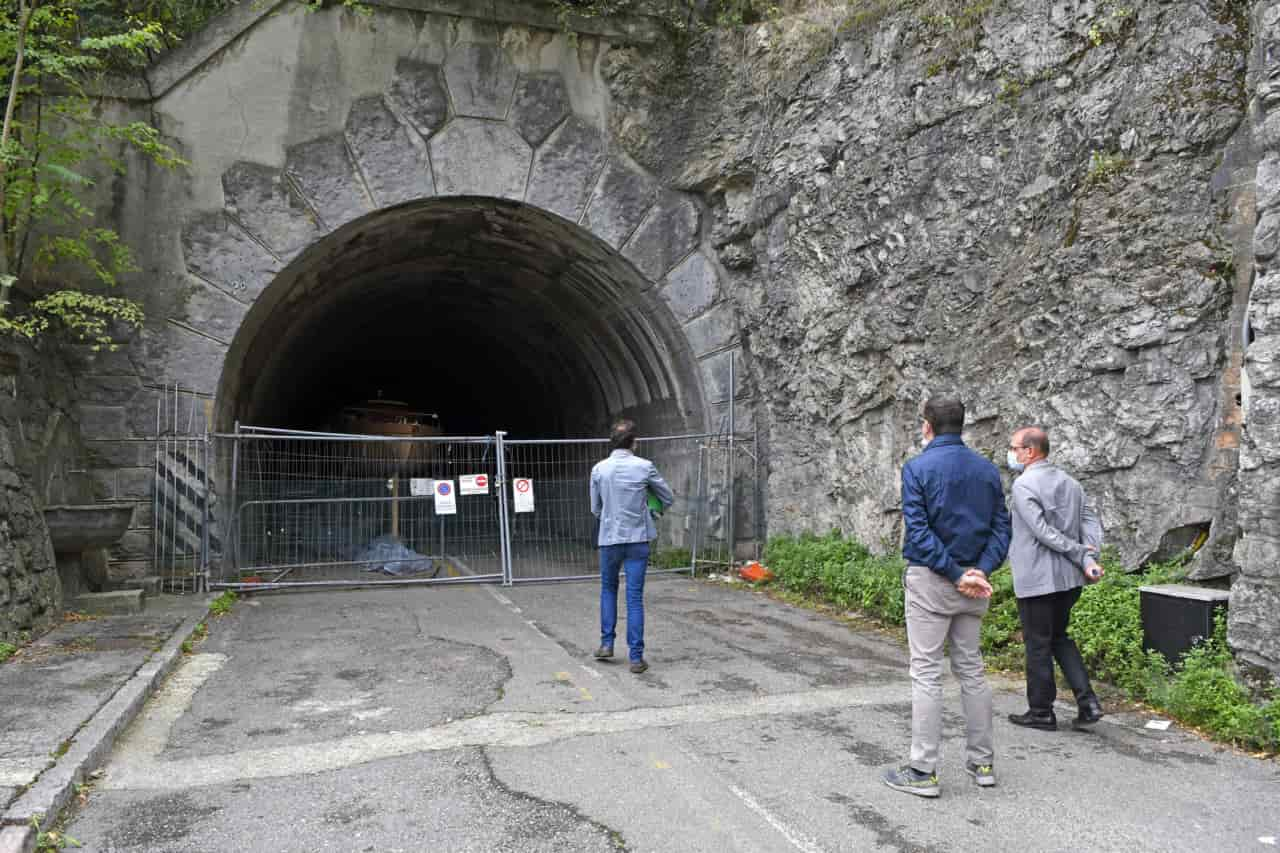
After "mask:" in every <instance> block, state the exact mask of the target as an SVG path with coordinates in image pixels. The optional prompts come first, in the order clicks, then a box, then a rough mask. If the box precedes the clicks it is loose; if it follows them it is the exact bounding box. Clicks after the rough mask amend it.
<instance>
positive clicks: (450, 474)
mask: <svg viewBox="0 0 1280 853" xmlns="http://www.w3.org/2000/svg"><path fill="white" fill-rule="evenodd" d="M220 438H221V439H223V440H225V441H226V442H228V443H229V444H230V445H231V447H230V452H231V460H230V468H231V469H232V473H231V481H232V483H233V490H234V492H233V501H232V503H233V510H232V517H231V519H230V521H231V524H232V525H233V529H234V548H233V549H232V550H231V553H230V554H229V555H227V557H229V559H225V558H224V560H223V561H222V562H223V566H222V571H221V578H220V581H221V583H223V584H266V585H271V584H282V583H287V584H289V585H292V586H300V585H326V586H332V585H351V584H369V583H385V582H398V583H432V582H434V583H446V582H463V581H478V580H501V579H502V577H503V561H502V544H501V536H500V524H499V518H498V515H499V512H498V495H497V491H496V488H495V487H494V485H493V484H494V482H495V481H496V479H497V467H498V463H497V455H496V441H495V439H494V438H492V437H479V438H466V437H462V438H439V437H432V438H381V437H372V436H352V435H339V434H323V433H309V434H308V433H296V432H285V431H278V430H270V431H268V430H259V429H246V430H244V431H242V432H239V433H237V434H234V435H230V436H221V437H220ZM462 475H470V476H479V477H481V478H483V481H484V483H485V486H486V493H485V494H465V495H464V494H460V493H459V481H460V480H461V478H462ZM445 482H447V483H448V484H449V494H450V495H451V496H452V498H453V502H454V505H455V509H456V511H455V513H453V514H448V513H442V512H437V509H436V486H437V485H438V484H440V483H445Z"/></svg>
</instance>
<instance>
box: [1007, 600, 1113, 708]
mask: <svg viewBox="0 0 1280 853" xmlns="http://www.w3.org/2000/svg"><path fill="white" fill-rule="evenodd" d="M1079 599H1080V587H1076V588H1075V589H1069V590H1067V591H1065V592H1053V593H1050V594H1048V595H1035V596H1032V597H1030V598H1019V599H1018V618H1019V619H1020V620H1021V622H1022V637H1023V639H1024V641H1025V642H1026V647H1027V706H1028V707H1029V708H1030V709H1031V710H1032V711H1034V712H1036V713H1049V712H1050V711H1052V710H1053V701H1054V700H1055V699H1057V698H1058V686H1057V684H1056V683H1054V680H1053V662H1054V661H1055V660H1057V662H1058V666H1060V667H1062V674H1063V675H1064V676H1066V679H1067V683H1068V684H1070V685H1071V690H1072V692H1074V693H1075V695H1076V704H1077V705H1083V704H1084V703H1086V702H1096V701H1097V696H1095V695H1094V692H1093V688H1092V687H1090V686H1089V674H1088V673H1087V672H1085V669H1084V659H1083V658H1081V657H1080V649H1078V648H1076V642H1075V640H1073V639H1071V637H1069V636H1067V623H1069V622H1070V621H1071V608H1072V607H1074V606H1075V603H1076V602H1077V601H1078V600H1079Z"/></svg>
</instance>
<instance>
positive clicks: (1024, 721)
mask: <svg viewBox="0 0 1280 853" xmlns="http://www.w3.org/2000/svg"><path fill="white" fill-rule="evenodd" d="M1009 722H1011V723H1013V724H1014V725H1015V726H1025V727H1026V728H1029V729H1041V730H1042V731H1046V732H1056V731H1057V730H1058V718H1057V717H1056V716H1054V713H1053V712H1052V711H1050V712H1048V713H1047V714H1046V713H1044V712H1040V711H1027V713H1025V714H1010V715H1009Z"/></svg>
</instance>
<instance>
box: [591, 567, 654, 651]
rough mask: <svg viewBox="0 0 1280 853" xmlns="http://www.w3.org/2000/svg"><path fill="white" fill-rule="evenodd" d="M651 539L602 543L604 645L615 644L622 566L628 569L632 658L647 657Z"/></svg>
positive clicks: (629, 632) (601, 583) (601, 624)
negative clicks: (646, 576) (646, 578)
mask: <svg viewBox="0 0 1280 853" xmlns="http://www.w3.org/2000/svg"><path fill="white" fill-rule="evenodd" d="M648 563H649V543H648V542H627V543H625V544H622V545H601V546H600V645H602V646H609V647H610V648H612V647H613V638H614V637H615V636H617V634H616V631H615V629H616V628H617V626H618V570H619V569H625V570H626V573H627V647H628V649H629V650H630V654H631V660H633V661H637V660H640V659H641V658H643V657H644V573H645V569H646V568H647V566H648Z"/></svg>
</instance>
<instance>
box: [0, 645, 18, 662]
mask: <svg viewBox="0 0 1280 853" xmlns="http://www.w3.org/2000/svg"><path fill="white" fill-rule="evenodd" d="M17 652H18V647H17V646H15V645H14V644H13V643H0V663H4V662H5V661H7V660H8V659H9V658H11V657H13V656H14V655H15V654H17Z"/></svg>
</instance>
